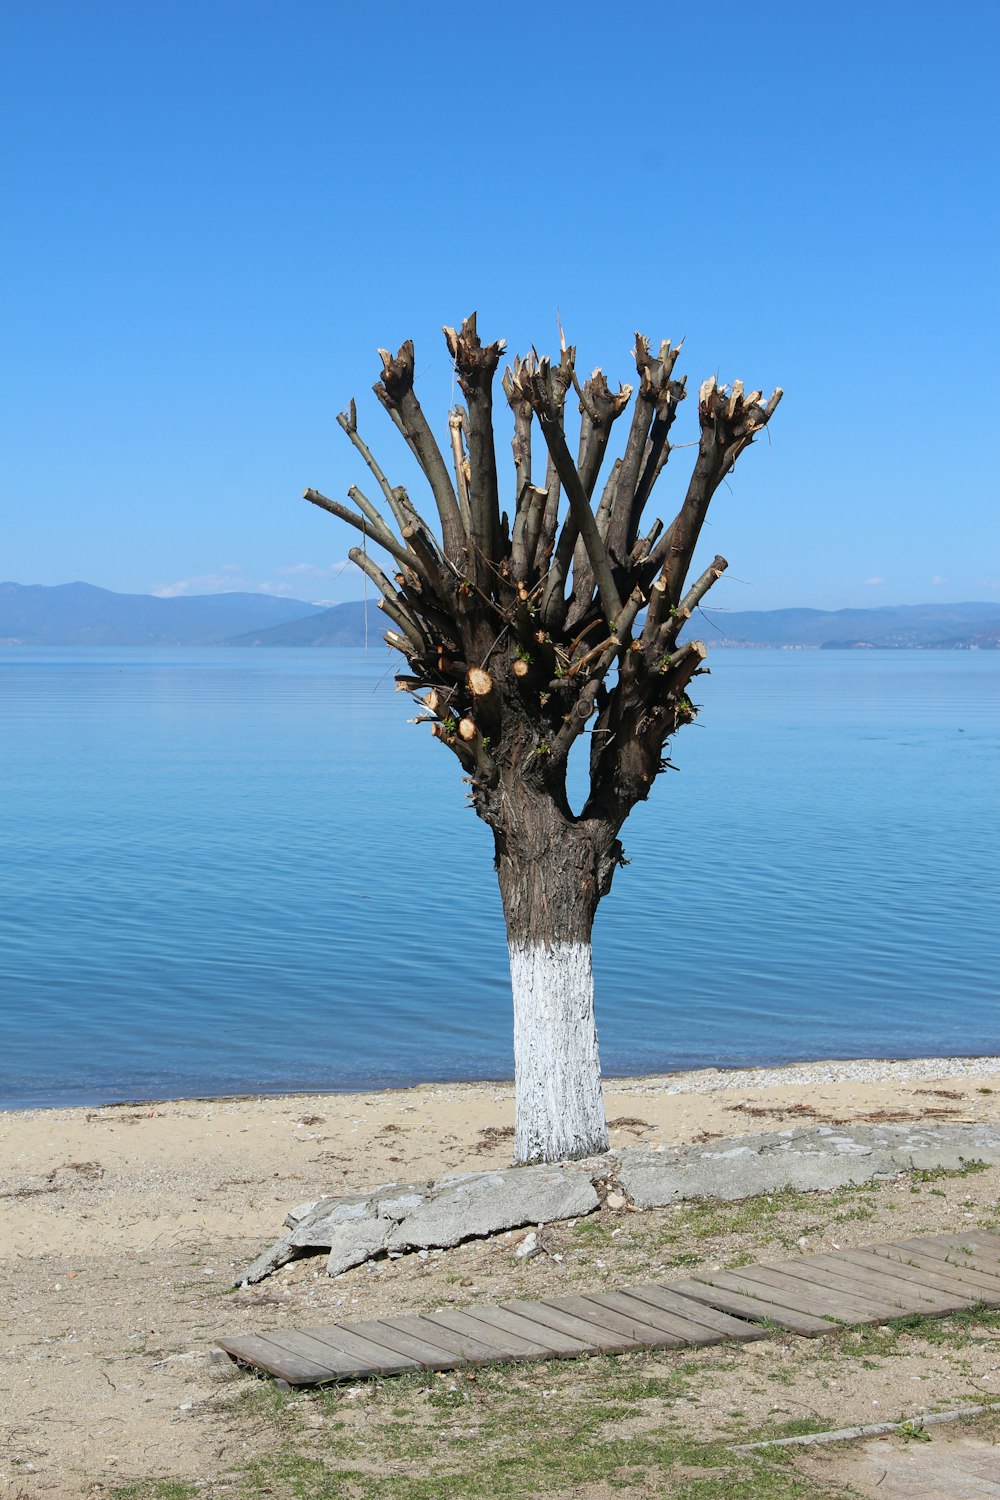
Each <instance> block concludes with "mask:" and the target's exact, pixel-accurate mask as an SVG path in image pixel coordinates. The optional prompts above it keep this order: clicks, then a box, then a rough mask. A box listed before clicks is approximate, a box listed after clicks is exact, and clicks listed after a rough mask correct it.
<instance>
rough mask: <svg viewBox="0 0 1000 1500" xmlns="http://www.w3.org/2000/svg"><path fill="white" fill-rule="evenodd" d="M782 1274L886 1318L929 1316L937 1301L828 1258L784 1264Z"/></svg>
mask: <svg viewBox="0 0 1000 1500" xmlns="http://www.w3.org/2000/svg"><path fill="white" fill-rule="evenodd" d="M762 1269H765V1270H770V1271H774V1270H778V1269H779V1266H778V1265H777V1264H776V1263H773V1262H769V1263H767V1264H766V1265H765V1266H764V1267H762ZM780 1270H781V1271H782V1273H783V1274H784V1275H785V1276H791V1277H794V1278H795V1280H796V1281H801V1282H802V1285H803V1286H804V1287H807V1288H808V1287H812V1288H819V1289H820V1290H821V1291H823V1292H828V1293H830V1294H831V1295H832V1296H833V1297H834V1298H835V1299H837V1298H843V1299H845V1301H846V1300H847V1299H850V1300H851V1301H852V1302H860V1303H863V1304H865V1305H867V1306H868V1307H869V1309H870V1310H871V1311H872V1312H875V1313H881V1314H882V1315H883V1318H886V1317H888V1318H898V1317H900V1316H902V1315H904V1314H906V1313H910V1312H927V1311H929V1310H930V1308H932V1307H933V1306H934V1298H933V1297H932V1296H926V1297H924V1296H922V1295H921V1293H920V1290H919V1289H918V1288H917V1287H916V1286H915V1285H914V1284H913V1283H907V1282H903V1281H900V1280H898V1279H897V1280H894V1279H893V1278H892V1276H884V1277H881V1278H880V1277H878V1276H877V1275H869V1274H868V1273H867V1271H866V1270H865V1269H864V1268H863V1267H860V1266H851V1265H844V1264H843V1263H842V1262H839V1261H834V1260H832V1258H830V1257H826V1256H818V1255H808V1256H804V1257H803V1259H802V1260H801V1261H797V1260H794V1261H785V1262H782V1263H781V1264H780Z"/></svg>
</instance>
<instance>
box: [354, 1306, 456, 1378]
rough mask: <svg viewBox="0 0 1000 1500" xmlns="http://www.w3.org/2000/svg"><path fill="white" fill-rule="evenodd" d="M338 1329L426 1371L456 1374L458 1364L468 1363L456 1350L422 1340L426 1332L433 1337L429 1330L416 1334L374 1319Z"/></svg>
mask: <svg viewBox="0 0 1000 1500" xmlns="http://www.w3.org/2000/svg"><path fill="white" fill-rule="evenodd" d="M335 1326H338V1327H339V1328H340V1329H342V1330H343V1331H345V1332H347V1333H352V1334H355V1335H357V1336H358V1337H359V1338H363V1339H369V1340H371V1341H372V1342H373V1343H375V1344H378V1345H380V1346H381V1347H382V1348H384V1349H388V1350H390V1352H392V1353H394V1354H399V1355H401V1356H402V1357H404V1358H406V1359H412V1360H416V1362H417V1364H419V1365H420V1367H421V1369H424V1370H453V1369H454V1368H455V1366H456V1363H458V1364H463V1363H465V1362H466V1361H465V1360H463V1359H462V1357H461V1356H456V1354H455V1351H454V1350H452V1349H445V1348H443V1347H442V1346H441V1344H440V1343H438V1342H434V1341H433V1340H432V1339H429V1338H427V1337H425V1336H423V1333H424V1332H426V1333H428V1334H429V1333H430V1329H429V1328H427V1329H426V1330H422V1332H421V1334H416V1333H411V1332H409V1331H407V1330H404V1329H402V1328H397V1327H394V1326H393V1324H392V1323H390V1322H383V1321H381V1319H375V1318H372V1319H369V1320H368V1321H366V1322H363V1323H341V1324H339V1325H335Z"/></svg>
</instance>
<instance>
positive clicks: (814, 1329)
mask: <svg viewBox="0 0 1000 1500" xmlns="http://www.w3.org/2000/svg"><path fill="white" fill-rule="evenodd" d="M674 1290H675V1291H677V1292H681V1293H683V1295H684V1296H687V1297H691V1298H692V1299H693V1300H694V1301H695V1302H705V1303H707V1304H708V1306H709V1307H716V1308H718V1309H719V1311H720V1312H727V1313H731V1314H732V1315H733V1316H734V1317H737V1318H745V1319H747V1320H748V1321H749V1322H756V1323H759V1322H760V1321H761V1320H762V1319H764V1320H766V1321H767V1322H770V1323H774V1324H775V1325H776V1326H777V1327H779V1328H787V1329H788V1330H789V1332H791V1333H801V1334H802V1335H803V1336H804V1337H805V1338H816V1337H817V1336H818V1335H819V1334H821V1333H829V1332H830V1329H831V1328H832V1327H833V1324H832V1322H831V1320H830V1319H829V1318H825V1319H823V1318H814V1317H812V1316H811V1315H810V1314H808V1313H803V1312H800V1311H799V1310H798V1309H796V1308H791V1307H786V1306H784V1305H783V1304H781V1303H779V1302H777V1301H776V1300H775V1299H774V1298H773V1297H768V1296H767V1295H763V1296H760V1295H753V1294H750V1293H747V1292H742V1291H730V1290H729V1289H728V1288H727V1287H724V1286H718V1285H715V1284H714V1283H711V1284H710V1283H709V1282H707V1281H676V1282H674ZM758 1290H759V1291H760V1292H763V1290H764V1289H763V1288H762V1287H761V1288H759V1289H758Z"/></svg>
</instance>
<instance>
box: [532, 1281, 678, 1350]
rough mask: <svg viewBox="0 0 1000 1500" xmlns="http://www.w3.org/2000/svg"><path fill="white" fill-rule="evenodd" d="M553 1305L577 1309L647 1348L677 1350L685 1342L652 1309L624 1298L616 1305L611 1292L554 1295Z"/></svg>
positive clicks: (597, 1322)
mask: <svg viewBox="0 0 1000 1500" xmlns="http://www.w3.org/2000/svg"><path fill="white" fill-rule="evenodd" d="M552 1305H553V1306H555V1307H565V1308H568V1309H570V1310H571V1311H573V1312H577V1313H578V1315H579V1316H580V1317H581V1318H589V1319H590V1321H591V1322H592V1323H596V1324H598V1326H599V1327H601V1328H610V1329H612V1330H615V1331H617V1332H619V1333H623V1334H626V1335H629V1334H631V1335H632V1336H633V1337H634V1338H636V1339H638V1340H639V1342H640V1343H643V1344H646V1345H648V1346H649V1347H650V1348H655V1349H680V1348H683V1346H684V1344H685V1343H686V1342H687V1340H686V1339H685V1338H683V1336H681V1335H680V1334H678V1332H677V1330H676V1329H675V1328H670V1327H666V1326H665V1325H664V1324H663V1323H662V1322H661V1321H660V1320H659V1317H658V1315H657V1313H656V1310H655V1308H652V1307H643V1305H642V1303H640V1302H629V1301H628V1299H626V1300H625V1302H624V1305H623V1306H619V1305H618V1304H617V1303H616V1302H615V1301H614V1299H613V1297H611V1296H610V1295H606V1294H601V1293H599V1292H594V1293H592V1294H591V1295H590V1296H589V1297H553V1298H552Z"/></svg>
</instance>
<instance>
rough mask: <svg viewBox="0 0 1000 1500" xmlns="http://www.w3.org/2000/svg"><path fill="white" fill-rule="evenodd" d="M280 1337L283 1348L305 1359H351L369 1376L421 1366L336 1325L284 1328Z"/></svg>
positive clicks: (396, 1373) (399, 1371)
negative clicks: (307, 1328) (312, 1327)
mask: <svg viewBox="0 0 1000 1500" xmlns="http://www.w3.org/2000/svg"><path fill="white" fill-rule="evenodd" d="M275 1337H277V1335H275ZM280 1339H281V1343H282V1345H283V1347H284V1348H285V1349H288V1350H290V1351H291V1352H292V1353H293V1354H298V1355H300V1356H301V1357H302V1358H304V1359H311V1360H314V1361H315V1362H316V1363H317V1364H318V1363H320V1362H321V1361H322V1360H323V1359H325V1358H329V1359H331V1360H336V1361H338V1362H339V1361H340V1360H342V1359H353V1360H354V1361H355V1363H356V1365H357V1368H358V1369H364V1370H365V1372H366V1373H367V1374H369V1375H398V1374H400V1373H401V1372H402V1371H406V1370H410V1371H413V1370H417V1369H419V1368H420V1366H419V1364H418V1363H417V1361H416V1360H415V1359H409V1358H408V1357H407V1356H406V1355H405V1354H394V1353H393V1352H392V1350H391V1349H388V1348H386V1347H385V1346H383V1345H381V1344H373V1343H372V1341H371V1340H370V1339H365V1338H360V1337H359V1336H358V1335H357V1334H354V1333H351V1332H350V1331H349V1330H348V1329H346V1328H341V1327H339V1326H338V1325H337V1324H328V1325H326V1326H325V1327H320V1328H315V1329H309V1330H308V1331H307V1330H306V1329H301V1330H300V1329H294V1328H283V1329H282V1330H281V1334H280Z"/></svg>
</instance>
